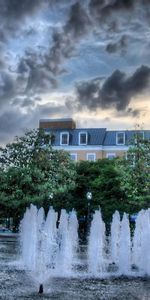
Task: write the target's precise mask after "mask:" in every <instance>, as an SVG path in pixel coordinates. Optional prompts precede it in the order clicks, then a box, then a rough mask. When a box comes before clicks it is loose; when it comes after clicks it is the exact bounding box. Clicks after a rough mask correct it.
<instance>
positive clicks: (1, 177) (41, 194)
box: [0, 130, 76, 215]
mask: <svg viewBox="0 0 150 300" xmlns="http://www.w3.org/2000/svg"><path fill="white" fill-rule="evenodd" d="M75 178H76V170H75V164H74V163H73V162H72V161H71V159H70V156H69V154H68V153H67V152H65V151H63V150H61V151H60V150H59V151H58V150H54V149H53V148H52V147H51V145H50V143H49V136H48V135H45V134H44V131H43V130H33V131H27V132H26V133H25V135H24V136H23V137H16V139H15V141H14V142H13V143H11V144H8V145H6V147H5V148H0V210H1V211H3V212H5V214H7V215H12V214H19V213H21V212H22V211H23V210H24V208H25V207H26V206H27V205H29V203H31V202H32V203H34V204H36V205H38V206H41V205H42V206H44V207H45V209H46V210H48V208H49V206H50V205H52V204H53V198H54V197H56V196H58V197H59V196H60V195H63V194H64V193H66V192H68V191H69V190H71V189H73V188H74V186H75Z"/></svg>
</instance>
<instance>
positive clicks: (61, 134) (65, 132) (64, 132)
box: [60, 131, 69, 146]
mask: <svg viewBox="0 0 150 300" xmlns="http://www.w3.org/2000/svg"><path fill="white" fill-rule="evenodd" d="M63 134H66V135H67V144H62V136H63ZM60 145H61V146H67V145H69V132H67V131H63V132H61V133H60Z"/></svg>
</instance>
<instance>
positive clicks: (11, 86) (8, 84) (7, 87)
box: [0, 71, 15, 104]
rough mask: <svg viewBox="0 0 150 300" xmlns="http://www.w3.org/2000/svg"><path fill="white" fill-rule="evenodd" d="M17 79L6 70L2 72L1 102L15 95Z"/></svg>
mask: <svg viewBox="0 0 150 300" xmlns="http://www.w3.org/2000/svg"><path fill="white" fill-rule="evenodd" d="M14 91H15V80H14V79H13V77H12V76H11V75H10V74H9V73H8V72H5V71H1V72H0V104H2V102H3V103H5V101H6V100H7V99H8V98H11V97H12V96H13V95H14Z"/></svg>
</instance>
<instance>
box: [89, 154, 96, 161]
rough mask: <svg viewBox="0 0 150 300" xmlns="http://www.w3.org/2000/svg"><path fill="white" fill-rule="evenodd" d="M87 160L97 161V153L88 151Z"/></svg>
mask: <svg viewBox="0 0 150 300" xmlns="http://www.w3.org/2000/svg"><path fill="white" fill-rule="evenodd" d="M87 160H89V161H95V160H96V154H95V153H87Z"/></svg>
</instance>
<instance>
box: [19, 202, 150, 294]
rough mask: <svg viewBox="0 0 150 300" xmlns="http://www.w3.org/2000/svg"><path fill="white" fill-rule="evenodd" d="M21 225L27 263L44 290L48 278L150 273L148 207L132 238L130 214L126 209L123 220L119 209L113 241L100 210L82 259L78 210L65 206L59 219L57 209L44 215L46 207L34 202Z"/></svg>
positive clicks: (138, 217) (112, 225)
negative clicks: (65, 208) (106, 229)
mask: <svg viewBox="0 0 150 300" xmlns="http://www.w3.org/2000/svg"><path fill="white" fill-rule="evenodd" d="M58 223H59V226H57V224H58ZM20 228H21V229H20V245H21V259H22V264H23V266H24V268H25V269H26V270H28V271H29V272H30V274H31V275H32V276H33V277H34V278H35V279H36V281H37V282H38V284H39V293H43V288H44V284H45V282H46V281H47V280H49V278H60V277H63V278H66V277H67V278H71V277H72V278H78V277H80V278H81V277H82V276H84V277H86V276H87V277H88V278H89V277H96V278H99V279H102V278H106V277H110V276H112V277H119V276H122V275H123V276H130V277H136V276H137V277H138V276H145V275H146V276H150V251H149V250H150V210H149V209H148V210H146V211H144V210H142V211H141V212H140V213H139V214H138V216H137V219H136V222H135V230H134V233H133V236H132V237H131V232H130V226H129V218H128V215H127V214H126V213H124V215H123V217H122V220H121V218H120V215H119V212H117V211H116V212H115V213H114V215H113V217H112V224H111V230H110V237H109V239H108V237H107V236H106V231H105V223H104V222H103V220H102V216H101V211H100V210H98V211H95V213H94V215H93V220H92V222H91V228H90V231H89V236H88V244H87V246H86V251H85V252H84V259H83V262H81V258H80V256H79V249H80V245H79V238H78V221H77V216H76V212H75V211H74V210H73V211H72V212H70V213H69V214H68V213H67V212H66V210H64V209H62V211H61V215H60V219H59V222H58V215H57V213H56V212H55V211H54V209H53V208H50V209H49V212H48V214H47V217H45V214H44V210H43V208H40V209H39V210H38V209H37V208H36V207H35V206H34V205H31V206H30V208H27V210H26V212H25V214H24V218H23V220H22V221H21V226H20ZM79 266H80V267H79ZM112 266H113V267H112ZM114 266H115V268H114Z"/></svg>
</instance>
